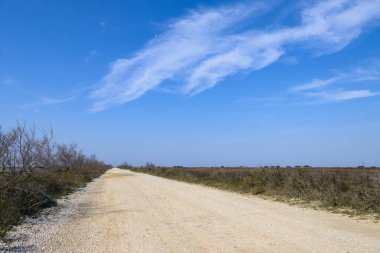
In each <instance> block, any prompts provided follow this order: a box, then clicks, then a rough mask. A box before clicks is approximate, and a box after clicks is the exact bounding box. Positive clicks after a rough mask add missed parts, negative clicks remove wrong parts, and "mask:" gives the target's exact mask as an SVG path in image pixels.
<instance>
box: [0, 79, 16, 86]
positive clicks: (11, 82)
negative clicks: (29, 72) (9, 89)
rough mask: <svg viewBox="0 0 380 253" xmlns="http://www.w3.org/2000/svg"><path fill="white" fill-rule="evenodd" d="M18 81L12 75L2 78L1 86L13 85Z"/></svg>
mask: <svg viewBox="0 0 380 253" xmlns="http://www.w3.org/2000/svg"><path fill="white" fill-rule="evenodd" d="M16 83H17V82H16V81H15V80H14V79H13V78H10V77H8V78H3V79H0V86H13V85H15V84H16Z"/></svg>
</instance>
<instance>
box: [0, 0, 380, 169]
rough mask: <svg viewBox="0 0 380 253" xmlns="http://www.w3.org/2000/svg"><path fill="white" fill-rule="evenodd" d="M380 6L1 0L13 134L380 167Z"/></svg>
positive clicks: (217, 160)
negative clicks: (45, 133)
mask: <svg viewBox="0 0 380 253" xmlns="http://www.w3.org/2000/svg"><path fill="white" fill-rule="evenodd" d="M379 25H380V0H366V1H364V0H363V1H360V0H323V1H285V0H282V1H281V0H274V1H206V0H205V1H190V0H187V1H174V0H166V1H162V0H161V1H158V0H154V1H152V0H151V1H144V0H141V1H128V0H123V1H121V0H120V1H118V0H111V1H105V0H104V1H100V0H97V1H90V0H83V1H74V0H68V1H48V0H16V1H15V0H0V125H1V126H2V127H3V128H8V127H10V126H12V125H14V124H15V122H16V121H17V120H18V121H25V122H28V123H29V124H34V125H36V126H37V127H41V128H48V127H53V128H54V130H55V133H56V138H57V139H58V140H59V141H64V142H69V143H71V142H76V143H78V144H79V146H80V147H81V148H82V149H83V150H84V151H85V152H86V153H96V154H97V156H98V157H99V158H101V159H103V160H105V161H107V162H111V163H113V164H115V165H116V164H119V163H121V162H124V161H127V162H129V163H131V164H134V165H141V164H144V163H145V162H147V161H149V162H154V163H156V164H160V165H189V166H192V165H207V166H214V165H225V166H228V165H251V166H261V165H305V164H309V165H315V166H357V165H361V164H363V163H364V164H365V165H368V166H371V165H380V151H379V150H380V134H379V129H380V113H379V112H380V46H379V45H380V28H379Z"/></svg>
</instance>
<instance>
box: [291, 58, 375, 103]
mask: <svg viewBox="0 0 380 253" xmlns="http://www.w3.org/2000/svg"><path fill="white" fill-rule="evenodd" d="M379 80H380V61H379V60H377V59H372V60H367V61H365V63H362V64H360V65H359V66H357V67H354V68H350V69H348V70H345V71H340V74H339V75H336V76H333V77H330V78H328V79H314V80H312V81H311V82H309V83H306V84H302V85H297V86H295V87H292V88H291V89H290V91H291V92H294V93H298V94H300V95H304V96H307V97H315V98H318V99H320V100H322V102H326V101H330V102H337V101H344V100H351V99H356V98H364V97H372V96H377V95H379V94H380V93H379V92H373V91H371V90H368V89H366V90H363V89H361V90H345V89H343V88H342V86H343V87H345V86H348V85H352V84H356V85H358V84H360V85H362V84H363V83H370V82H373V81H379ZM331 86H341V87H338V90H337V88H332V89H331V88H330V87H331Z"/></svg>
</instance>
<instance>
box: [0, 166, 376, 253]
mask: <svg viewBox="0 0 380 253" xmlns="http://www.w3.org/2000/svg"><path fill="white" fill-rule="evenodd" d="M49 215H50V216H49ZM49 215H48V218H44V219H43V221H42V222H34V224H30V223H31V221H26V224H23V225H21V226H19V227H18V228H16V230H15V231H14V232H12V233H11V234H10V236H9V238H10V239H11V241H10V242H9V243H8V244H7V245H2V246H1V245H0V247H3V248H2V251H18V252H24V251H25V252H26V251H27V252H33V251H34V252H144V253H145V252H176V253H177V252H377V253H380V224H379V223H374V222H372V221H369V220H355V219H353V218H350V217H346V216H343V215H341V214H332V213H327V212H324V211H317V210H312V209H307V208H300V207H295V206H289V205H287V204H284V203H279V202H274V201H268V200H263V199H260V198H258V197H254V196H244V195H240V194H237V193H231V192H225V191H220V190H217V189H212V188H208V187H203V186H199V185H192V184H187V183H182V182H177V181H173V180H168V179H164V178H159V177H154V176H150V175H145V174H138V173H133V172H130V171H126V170H119V169H112V170H109V171H108V172H107V173H106V174H104V175H103V176H102V177H101V178H99V179H98V180H96V181H95V182H93V183H90V184H89V185H88V186H87V187H86V189H84V190H83V191H81V192H78V193H76V194H74V195H73V196H71V197H70V198H69V200H67V201H66V202H65V204H64V205H63V207H62V208H61V209H60V210H58V211H55V212H54V213H53V214H49ZM32 223H33V222H32ZM20 238H21V239H20Z"/></svg>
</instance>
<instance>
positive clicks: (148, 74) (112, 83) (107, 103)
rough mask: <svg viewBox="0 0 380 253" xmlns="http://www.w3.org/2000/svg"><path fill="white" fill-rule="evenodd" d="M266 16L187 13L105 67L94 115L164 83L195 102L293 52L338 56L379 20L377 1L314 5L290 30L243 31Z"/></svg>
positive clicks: (236, 11)
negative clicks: (224, 83) (196, 97)
mask: <svg viewBox="0 0 380 253" xmlns="http://www.w3.org/2000/svg"><path fill="white" fill-rule="evenodd" d="M268 10H270V6H269V5H268V4H263V3H261V4H257V3H255V4H253V3H252V2H248V3H243V4H238V5H233V6H223V7H219V8H213V9H206V10H198V11H193V12H190V13H189V14H188V15H186V16H184V17H181V18H179V19H176V20H174V21H171V22H170V23H169V24H168V25H167V28H166V30H165V31H164V32H163V33H162V34H160V35H158V36H157V37H156V38H154V39H152V40H151V41H149V42H148V43H147V44H146V46H145V47H144V48H143V49H141V50H140V51H138V52H136V53H135V54H134V55H133V56H132V57H130V58H127V59H118V60H116V61H114V62H113V63H111V64H110V70H109V72H108V74H107V75H105V76H104V77H103V79H102V80H101V82H100V84H99V87H98V88H97V89H96V90H95V91H94V92H93V93H92V98H93V99H94V100H95V102H94V106H93V108H92V109H93V111H101V110H104V109H107V108H109V107H111V106H113V105H120V104H124V103H127V102H129V101H132V100H134V99H137V98H139V97H141V96H142V95H144V94H145V93H146V92H148V91H150V90H153V89H155V88H156V87H158V86H159V85H161V84H163V83H164V82H165V81H167V80H175V81H177V82H178V83H182V84H184V85H183V86H182V87H181V88H180V89H179V90H180V91H182V92H183V93H185V94H197V93H200V92H202V91H204V90H207V89H210V88H212V87H214V86H215V85H216V84H218V83H219V82H221V81H223V80H224V79H225V78H227V77H229V76H233V75H236V74H239V73H242V72H244V73H246V72H251V71H255V70H259V69H262V68H264V67H266V66H268V65H270V64H272V63H274V62H276V61H277V60H279V59H280V57H282V56H284V55H286V54H287V53H288V52H291V51H293V50H299V48H303V49H309V50H310V49H311V50H312V51H313V52H315V53H317V54H319V55H322V54H328V53H333V52H336V51H339V50H341V49H343V48H344V47H345V46H347V45H348V44H349V43H350V42H351V41H353V40H354V39H355V38H357V37H358V36H360V34H361V33H362V32H363V29H365V28H366V27H368V26H369V25H371V24H373V22H374V21H375V20H378V19H379V18H380V0H373V1H360V0H356V1H355V0H354V1H353V0H327V1H318V2H315V1H313V2H312V4H309V5H307V6H305V7H303V8H302V9H300V10H299V12H298V15H299V16H300V22H299V23H298V24H296V25H293V26H289V27H282V28H280V29H269V28H265V27H263V28H262V29H256V28H254V27H244V25H245V24H248V23H253V22H250V21H252V20H255V18H257V17H258V16H260V15H263V13H265V12H266V11H268ZM241 27H244V28H241ZM331 82H333V81H331ZM309 85H314V86H323V85H328V83H326V82H325V83H323V82H319V83H318V82H315V83H314V84H309ZM303 88H304V89H305V88H306V89H307V87H303Z"/></svg>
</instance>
